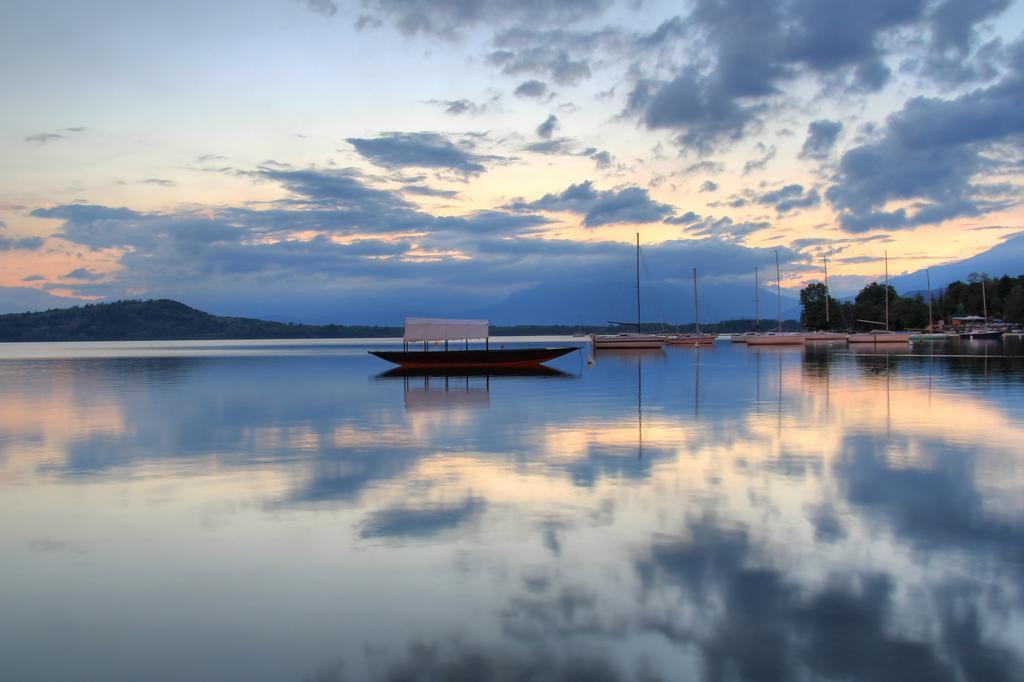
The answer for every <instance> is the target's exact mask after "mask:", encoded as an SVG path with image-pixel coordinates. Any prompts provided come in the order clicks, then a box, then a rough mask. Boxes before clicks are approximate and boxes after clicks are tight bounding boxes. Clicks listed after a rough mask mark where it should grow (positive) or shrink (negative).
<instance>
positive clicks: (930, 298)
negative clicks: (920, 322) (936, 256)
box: [924, 268, 933, 334]
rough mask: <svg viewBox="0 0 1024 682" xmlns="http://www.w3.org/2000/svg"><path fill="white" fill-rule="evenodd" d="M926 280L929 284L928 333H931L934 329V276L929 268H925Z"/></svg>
mask: <svg viewBox="0 0 1024 682" xmlns="http://www.w3.org/2000/svg"><path fill="white" fill-rule="evenodd" d="M924 280H925V283H926V284H927V285H928V333H929V334H930V333H931V332H932V331H933V330H932V276H931V274H929V272H928V268H925V270H924Z"/></svg>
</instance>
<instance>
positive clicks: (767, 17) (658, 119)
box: [625, 0, 928, 154]
mask: <svg viewBox="0 0 1024 682" xmlns="http://www.w3.org/2000/svg"><path fill="white" fill-rule="evenodd" d="M927 9H928V3H927V2H925V0H892V1H891V2H882V1H872V2H858V3H843V2H820V1H819V0H783V1H782V2H772V3H751V2H747V1H746V0H697V2H695V3H694V5H693V10H692V12H691V13H690V14H689V16H687V17H685V18H681V19H680V20H678V21H675V22H673V23H667V24H664V26H665V30H664V31H663V32H662V33H661V34H659V36H658V38H657V41H658V42H659V43H660V44H666V45H673V44H682V45H685V46H686V47H687V49H686V50H684V51H683V55H684V58H683V61H682V63H681V64H678V65H676V67H675V69H674V70H673V71H672V72H671V73H670V75H668V76H662V77H653V76H647V77H643V76H639V77H637V78H636V80H635V85H634V87H633V90H632V92H631V93H630V95H629V98H628V101H627V105H626V109H625V113H626V114H627V115H631V116H635V117H637V118H638V119H639V120H640V121H642V122H643V123H644V124H645V125H646V126H647V127H649V128H652V129H661V128H665V129H671V130H677V131H679V132H678V136H677V138H676V139H677V142H678V143H679V144H680V145H681V146H683V147H686V148H690V149H694V150H696V151H698V152H700V153H705V154H706V153H710V152H711V151H713V150H715V149H718V148H720V147H722V146H726V145H728V144H730V143H733V142H735V141H737V140H740V139H742V138H743V137H745V136H746V135H747V134H748V133H749V132H750V131H751V130H753V129H756V128H758V127H759V125H760V122H761V120H762V117H763V115H764V114H765V113H766V112H767V111H768V110H769V108H770V106H771V105H773V104H774V103H776V101H777V100H778V99H779V98H780V95H781V94H782V93H783V91H784V89H785V87H786V85H787V84H789V83H791V82H794V81H795V80H797V79H799V78H800V77H802V76H808V75H809V76H813V77H817V78H819V79H821V80H822V81H823V82H824V83H826V84H833V85H834V84H835V83H837V82H838V83H845V87H846V88H848V89H850V90H857V91H866V92H873V91H877V90H878V89H880V88H882V87H883V86H884V85H885V84H886V83H887V82H888V80H889V78H890V76H891V71H890V69H889V67H888V66H887V65H886V64H885V58H886V57H887V56H888V51H889V49H890V48H891V46H892V45H893V44H894V43H893V42H892V41H890V40H888V38H889V37H891V36H892V35H894V33H895V32H896V31H899V30H903V29H907V28H910V27H914V28H916V30H917V31H918V33H919V34H920V33H921V32H922V31H923V30H924V29H923V26H924V24H925V20H926V18H927V15H926V12H927ZM662 71H665V69H662Z"/></svg>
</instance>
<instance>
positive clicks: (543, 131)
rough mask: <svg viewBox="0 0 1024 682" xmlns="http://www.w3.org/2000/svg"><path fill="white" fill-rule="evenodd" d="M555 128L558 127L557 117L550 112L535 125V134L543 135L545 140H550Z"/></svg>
mask: <svg viewBox="0 0 1024 682" xmlns="http://www.w3.org/2000/svg"><path fill="white" fill-rule="evenodd" d="M556 128H558V117H557V116H555V115H554V114H551V115H549V116H548V117H547V118H546V119H544V121H543V122H542V123H541V124H540V125H539V126H537V135H539V136H540V137H543V138H544V139H545V140H550V139H551V136H552V135H553V134H554V132H555V129H556Z"/></svg>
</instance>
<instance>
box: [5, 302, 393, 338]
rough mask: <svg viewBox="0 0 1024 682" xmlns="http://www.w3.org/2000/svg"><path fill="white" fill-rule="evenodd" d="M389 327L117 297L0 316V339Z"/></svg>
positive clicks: (359, 332)
mask: <svg viewBox="0 0 1024 682" xmlns="http://www.w3.org/2000/svg"><path fill="white" fill-rule="evenodd" d="M400 333H401V332H400V330H398V329H395V328H393V327H391V328H388V327H362V326H358V327H341V326H338V325H326V326H318V325H307V324H290V323H283V322H266V321H264V320H255V319H251V318H244V317H220V316H217V315H210V314H209V313H204V312H203V311H201V310H196V309H195V308H190V307H189V306H187V305H185V304H184V303H178V302H177V301H171V300H167V299H161V300H157V301H117V302H114V303H96V304H90V305H85V306H75V307H73V308H64V309H52V310H46V311H43V312H35V313H14V314H8V315H0V341H164V340H173V339H304V338H305V339H308V338H338V337H373V336H378V337H379V336H395V335H400Z"/></svg>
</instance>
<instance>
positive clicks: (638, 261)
mask: <svg viewBox="0 0 1024 682" xmlns="http://www.w3.org/2000/svg"><path fill="white" fill-rule="evenodd" d="M636 332H637V334H639V333H640V233H639V232H637V233H636Z"/></svg>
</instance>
